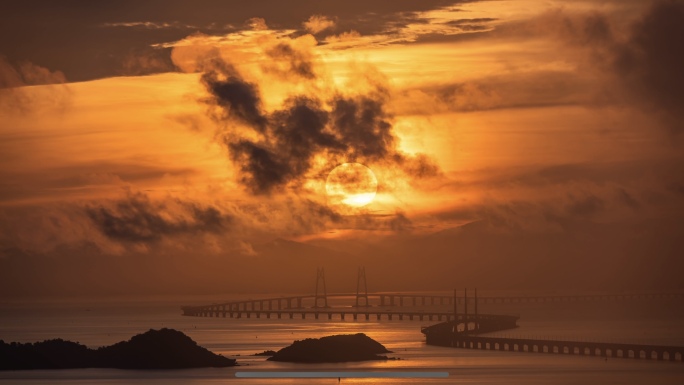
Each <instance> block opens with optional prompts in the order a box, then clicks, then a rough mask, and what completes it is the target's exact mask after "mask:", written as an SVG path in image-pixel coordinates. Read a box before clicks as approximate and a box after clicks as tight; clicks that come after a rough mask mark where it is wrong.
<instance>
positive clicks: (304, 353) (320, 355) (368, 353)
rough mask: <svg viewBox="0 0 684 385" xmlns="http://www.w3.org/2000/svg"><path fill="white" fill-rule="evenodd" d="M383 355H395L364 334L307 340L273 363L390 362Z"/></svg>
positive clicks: (275, 357)
mask: <svg viewBox="0 0 684 385" xmlns="http://www.w3.org/2000/svg"><path fill="white" fill-rule="evenodd" d="M380 353H392V352H391V351H389V350H387V349H386V348H385V347H384V346H383V345H382V344H380V343H379V342H377V341H375V340H374V339H372V338H370V337H368V336H367V335H365V334H363V333H357V334H341V335H334V336H328V337H322V338H318V339H316V338H307V339H305V340H302V341H295V342H294V343H293V344H292V345H290V346H287V347H285V348H282V349H280V350H279V351H277V352H276V353H275V354H274V355H273V356H271V357H269V358H268V360H269V361H282V362H297V363H324V362H326V363H330V362H351V361H368V360H388V359H390V358H388V357H387V356H384V355H379V354H380Z"/></svg>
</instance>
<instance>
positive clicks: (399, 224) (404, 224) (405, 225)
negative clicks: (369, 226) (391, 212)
mask: <svg viewBox="0 0 684 385" xmlns="http://www.w3.org/2000/svg"><path fill="white" fill-rule="evenodd" d="M389 226H390V229H392V231H395V232H399V233H402V232H406V231H408V230H410V229H412V228H413V224H412V223H411V220H410V219H408V218H407V217H406V215H405V214H404V213H397V214H396V215H395V216H394V218H392V219H391V220H390V222H389Z"/></svg>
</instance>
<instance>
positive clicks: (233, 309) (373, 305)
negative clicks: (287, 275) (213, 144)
mask: <svg viewBox="0 0 684 385" xmlns="http://www.w3.org/2000/svg"><path fill="white" fill-rule="evenodd" d="M341 298H346V299H347V300H350V302H351V304H350V305H348V306H336V307H330V306H327V300H328V299H331V300H333V299H341ZM663 298H684V294H682V293H636V294H624V293H623V294H593V295H570V296H562V295H554V296H500V297H487V296H485V297H477V298H472V297H471V298H468V305H469V306H471V305H473V304H475V301H477V302H479V303H484V304H496V303H541V302H577V301H606V300H607V301H615V300H631V299H663ZM454 300H455V301H456V304H458V305H463V304H464V301H465V298H463V297H456V298H455V297H454V296H453V295H429V294H411V293H373V294H361V295H357V294H356V293H342V294H328V295H326V296H324V295H319V296H316V295H296V296H287V297H278V298H263V299H247V300H238V301H231V302H224V303H214V304H211V305H200V306H182V307H181V309H182V311H183V315H185V316H195V317H224V318H226V317H229V318H243V317H246V318H251V317H252V315H254V316H255V318H261V316H265V317H266V318H271V316H276V317H277V318H282V317H283V315H285V316H289V318H291V319H292V318H294V315H295V314H299V315H301V318H302V319H304V318H306V317H307V315H313V316H314V318H316V319H318V318H319V317H320V316H321V315H322V316H324V317H326V316H327V318H328V319H332V315H333V314H339V315H340V319H344V317H345V316H346V315H350V316H352V317H353V319H355V320H356V319H358V318H359V316H361V317H362V318H365V319H367V320H368V319H370V317H371V315H375V316H376V319H377V320H380V319H381V316H382V315H385V316H386V317H385V318H386V319H388V320H392V319H393V317H396V318H398V319H399V320H404V317H406V318H407V319H408V320H413V319H414V318H416V317H417V318H418V319H420V320H423V319H424V318H427V319H428V320H433V319H436V320H442V319H444V320H450V319H451V318H450V317H453V310H452V309H444V308H442V309H435V307H438V306H445V305H451V306H453V304H454ZM321 301H323V302H324V304H323V306H321V305H320V302H321ZM388 307H389V309H388ZM397 307H399V308H397ZM425 307H432V308H431V309H420V310H418V309H416V308H425Z"/></svg>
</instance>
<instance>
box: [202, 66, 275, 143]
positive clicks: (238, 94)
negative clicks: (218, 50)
mask: <svg viewBox="0 0 684 385" xmlns="http://www.w3.org/2000/svg"><path fill="white" fill-rule="evenodd" d="M211 65H212V67H213V68H214V69H213V70H211V71H208V72H205V73H204V74H203V75H202V83H203V84H204V86H205V87H206V88H207V91H209V93H210V94H212V96H213V97H214V98H213V99H212V100H211V102H213V103H216V104H217V105H218V106H219V107H221V109H222V110H223V111H224V112H225V114H226V116H224V117H223V118H227V117H228V116H230V117H231V118H233V119H238V120H240V121H242V122H243V123H245V124H248V125H250V126H252V127H255V128H257V129H258V130H259V131H263V130H264V127H265V126H266V117H265V116H264V115H263V114H262V113H261V97H260V95H259V90H258V88H257V86H256V85H255V84H251V83H248V82H246V81H244V80H243V79H242V78H241V77H240V75H239V74H238V73H237V71H236V70H235V68H234V67H233V66H232V65H229V64H226V63H224V62H222V61H220V60H214V61H213V62H212V63H211Z"/></svg>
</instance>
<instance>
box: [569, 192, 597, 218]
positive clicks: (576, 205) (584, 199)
mask: <svg viewBox="0 0 684 385" xmlns="http://www.w3.org/2000/svg"><path fill="white" fill-rule="evenodd" d="M570 199H571V202H570V203H569V204H568V205H567V206H566V207H565V208H566V211H567V212H568V214H571V215H574V216H579V217H591V216H593V215H596V214H598V213H599V212H601V211H603V210H604V208H605V202H604V201H603V200H602V199H601V198H599V197H597V196H595V195H592V194H585V195H584V196H580V197H575V196H573V195H571V196H570Z"/></svg>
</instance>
